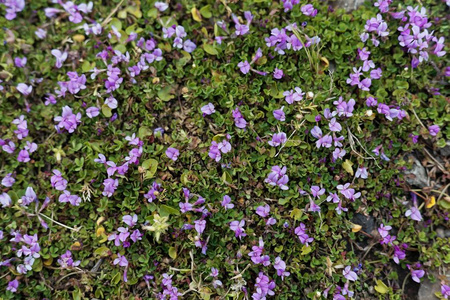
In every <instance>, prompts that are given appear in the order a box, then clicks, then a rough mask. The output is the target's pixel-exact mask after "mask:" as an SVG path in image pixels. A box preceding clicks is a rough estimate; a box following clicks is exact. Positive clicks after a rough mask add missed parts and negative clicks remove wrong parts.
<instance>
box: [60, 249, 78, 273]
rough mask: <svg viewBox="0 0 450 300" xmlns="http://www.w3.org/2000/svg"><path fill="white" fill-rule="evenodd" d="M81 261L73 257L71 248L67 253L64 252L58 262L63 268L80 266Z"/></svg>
mask: <svg viewBox="0 0 450 300" xmlns="http://www.w3.org/2000/svg"><path fill="white" fill-rule="evenodd" d="M80 263H81V261H79V260H77V261H73V258H72V252H71V251H70V250H67V251H66V253H64V254H62V255H61V256H60V258H59V259H58V264H59V265H60V266H61V267H62V268H63V269H67V268H73V267H77V266H79V265H80Z"/></svg>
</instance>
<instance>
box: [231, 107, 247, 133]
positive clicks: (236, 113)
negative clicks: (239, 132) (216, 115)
mask: <svg viewBox="0 0 450 300" xmlns="http://www.w3.org/2000/svg"><path fill="white" fill-rule="evenodd" d="M232 115H233V118H234V124H235V125H236V127H238V128H241V129H244V128H245V127H247V121H246V120H245V119H244V117H243V116H242V114H241V112H240V110H239V108H238V107H236V108H235V109H233V111H232Z"/></svg>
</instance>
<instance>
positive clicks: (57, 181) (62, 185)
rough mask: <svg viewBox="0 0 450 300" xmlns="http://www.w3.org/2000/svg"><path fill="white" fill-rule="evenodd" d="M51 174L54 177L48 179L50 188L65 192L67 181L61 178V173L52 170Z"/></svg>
mask: <svg viewBox="0 0 450 300" xmlns="http://www.w3.org/2000/svg"><path fill="white" fill-rule="evenodd" d="M53 174H55V175H53V176H52V177H51V178H50V182H51V184H52V187H54V188H55V189H57V190H58V191H63V190H65V189H66V187H67V180H66V179H64V178H63V177H62V174H61V172H60V171H58V170H53Z"/></svg>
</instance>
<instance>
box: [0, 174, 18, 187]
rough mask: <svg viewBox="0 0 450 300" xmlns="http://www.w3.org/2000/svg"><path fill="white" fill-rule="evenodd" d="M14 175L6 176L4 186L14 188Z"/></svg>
mask: <svg viewBox="0 0 450 300" xmlns="http://www.w3.org/2000/svg"><path fill="white" fill-rule="evenodd" d="M11 175H12V173H8V174H6V176H5V177H4V178H3V179H2V185H3V186H6V187H12V186H13V184H14V182H16V180H15V179H14V177H12V176H11Z"/></svg>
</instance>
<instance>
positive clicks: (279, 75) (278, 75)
mask: <svg viewBox="0 0 450 300" xmlns="http://www.w3.org/2000/svg"><path fill="white" fill-rule="evenodd" d="M283 76H284V73H283V70H280V69H278V68H275V70H274V71H273V78H275V79H281V78H283Z"/></svg>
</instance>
